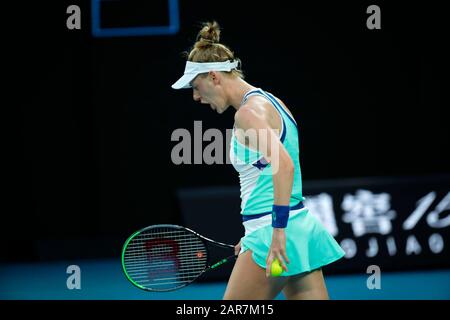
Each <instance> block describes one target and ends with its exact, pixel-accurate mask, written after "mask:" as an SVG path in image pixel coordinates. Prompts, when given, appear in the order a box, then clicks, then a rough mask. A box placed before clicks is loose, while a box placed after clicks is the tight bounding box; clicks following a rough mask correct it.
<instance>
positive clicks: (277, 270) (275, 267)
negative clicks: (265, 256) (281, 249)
mask: <svg viewBox="0 0 450 320" xmlns="http://www.w3.org/2000/svg"><path fill="white" fill-rule="evenodd" d="M270 273H271V275H272V277H279V276H280V275H281V274H282V273H283V267H282V266H281V262H280V261H279V260H278V259H274V260H273V261H272V265H271V266H270Z"/></svg>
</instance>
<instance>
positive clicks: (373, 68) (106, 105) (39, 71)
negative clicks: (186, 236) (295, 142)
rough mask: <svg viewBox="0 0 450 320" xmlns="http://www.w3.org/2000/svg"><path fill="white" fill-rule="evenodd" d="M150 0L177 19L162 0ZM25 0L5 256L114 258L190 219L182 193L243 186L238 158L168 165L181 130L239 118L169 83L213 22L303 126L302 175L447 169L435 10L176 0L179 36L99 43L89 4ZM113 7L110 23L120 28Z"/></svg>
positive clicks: (14, 83)
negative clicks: (155, 230) (73, 20)
mask: <svg viewBox="0 0 450 320" xmlns="http://www.w3.org/2000/svg"><path fill="white" fill-rule="evenodd" d="M148 2H149V3H148V4H147V5H148V6H149V9H148V10H149V11H152V12H154V11H158V10H161V12H162V14H161V15H165V14H167V8H166V5H167V4H166V1H148ZM137 3H138V5H139V6H140V8H142V6H144V5H145V3H144V2H137ZM71 4H78V5H79V6H80V8H81V11H82V16H81V20H82V29H81V30H68V29H67V28H66V19H67V17H68V14H66V8H67V6H69V5H71ZM371 4H377V5H379V6H380V8H381V24H382V29H381V30H369V29H367V27H366V19H367V17H368V14H367V13H366V8H367V7H368V6H369V5H371ZM14 6H15V7H14V8H7V9H5V10H4V12H3V13H4V16H5V19H6V21H7V25H8V28H7V29H5V31H6V33H7V41H8V42H7V43H6V45H5V52H6V53H7V56H8V58H6V59H5V61H4V62H5V67H7V69H8V71H12V72H11V73H8V74H7V80H8V81H7V83H8V85H7V86H6V87H4V90H5V89H6V90H5V91H6V96H5V97H4V103H5V105H4V108H5V111H6V110H7V111H12V113H13V115H12V116H11V117H9V116H8V117H5V119H4V121H6V122H7V123H6V124H9V125H11V127H12V129H11V130H8V134H7V135H6V138H7V139H6V140H7V143H6V144H5V145H6V146H7V148H5V149H4V150H5V155H4V158H5V159H6V160H7V165H6V166H5V173H6V176H7V177H6V179H5V180H4V181H5V184H6V190H7V192H6V193H4V197H5V200H4V201H3V207H4V208H3V210H2V216H3V222H2V229H3V230H2V237H4V242H3V243H5V244H6V248H7V250H6V253H5V254H4V255H2V258H1V259H2V260H3V261H22V260H46V259H64V258H68V257H77V258H90V257H103V256H104V257H110V256H111V257H112V256H116V255H117V252H118V250H120V246H121V244H122V243H123V241H124V239H126V237H128V235H130V234H131V233H132V232H133V231H135V230H136V229H139V228H141V227H143V226H146V225H150V224H156V223H180V222H181V217H180V207H179V203H178V202H177V197H176V192H177V190H178V189H179V188H190V187H205V186H222V185H225V186H226V185H237V184H238V177H237V174H236V173H235V172H234V169H233V168H232V166H231V165H211V166H209V165H205V164H203V165H182V166H176V165H174V164H172V162H171V158H170V152H171V150H172V147H173V146H174V145H175V144H176V143H174V142H171V140H170V137H171V134H172V132H173V130H175V129H176V128H187V129H188V130H189V131H191V132H193V125H194V121H195V120H202V121H203V130H206V129H207V128H219V129H220V130H222V131H223V132H225V130H226V129H227V128H231V127H232V124H233V114H234V113H233V111H232V110H231V108H230V110H228V111H227V112H225V113H224V114H222V115H218V114H215V113H214V112H212V111H211V110H210V109H209V108H208V107H205V106H202V105H199V104H197V103H194V101H193V100H192V92H191V91H190V90H182V91H175V90H172V89H171V87H170V85H171V84H172V83H173V82H174V81H175V80H177V79H178V77H179V76H180V75H181V74H182V72H183V70H184V63H185V61H184V58H183V57H182V56H181V52H182V51H185V50H188V49H189V48H190V46H191V45H193V43H194V40H195V37H196V34H197V32H198V30H199V25H200V23H201V22H203V21H209V20H212V19H215V20H217V21H218V22H219V23H220V24H221V26H222V28H223V30H222V41H223V43H225V44H227V45H229V46H230V47H231V48H232V49H233V50H234V51H235V54H236V55H237V56H238V57H239V58H240V59H241V60H242V62H243V70H244V72H245V74H246V80H247V81H248V82H250V83H251V84H253V85H255V86H258V87H261V88H263V89H266V90H268V91H270V92H272V93H273V94H275V95H276V96H278V97H280V98H281V99H282V100H283V101H284V102H285V103H286V104H287V106H288V107H289V108H290V110H291V111H292V113H293V114H294V116H295V118H296V119H297V122H298V123H299V128H300V139H301V153H300V157H301V165H302V174H303V179H304V182H305V184H307V183H308V181H313V180H317V179H342V178H349V177H350V178H351V177H375V176H409V175H414V176H417V175H429V174H434V175H436V174H437V175H439V174H443V173H449V172H450V156H449V152H448V150H449V149H450V148H449V147H450V146H449V137H450V132H449V131H450V130H449V125H448V122H449V121H448V117H446V113H444V105H445V106H446V107H447V106H448V99H444V91H443V89H444V86H443V82H442V79H443V77H444V66H445V65H446V62H447V61H446V60H447V59H448V52H447V51H446V48H445V47H446V42H447V41H446V39H447V38H448V35H447V33H446V32H444V27H445V21H446V16H445V11H444V10H443V8H442V7H441V6H440V5H437V4H432V3H430V2H426V1H421V2H417V3H414V4H413V3H410V2H397V1H396V2H395V4H393V3H392V2H391V3H384V2H359V3H355V2H349V3H342V2H339V3H337V2H332V1H330V2H329V3H328V2H312V1H310V2H309V3H308V4H303V3H297V2H295V1H276V2H267V3H264V2H260V1H240V2H219V1H217V2H216V1H187V0H180V1H179V6H180V30H179V32H178V33H177V34H176V35H167V36H141V37H120V38H115V37H113V38H94V37H93V36H92V34H91V24H90V23H91V20H90V19H91V17H90V2H89V1H84V2H83V1H70V2H69V1H53V2H52V1H49V2H39V3H37V2H35V1H33V2H31V1H29V2H20V3H17V4H16V5H14ZM111 12H114V11H111ZM139 12H140V14H139V17H142V10H140V11H139ZM114 14H116V13H112V15H113V17H112V20H108V24H113V25H114V23H117V24H120V23H122V22H120V21H119V20H120V19H119V20H118V21H116V22H115V21H114ZM136 15H138V13H136ZM126 16H127V17H128V16H131V17H132V16H133V13H132V12H131V13H130V12H127V13H126ZM151 17H152V19H153V18H154V19H155V21H156V22H155V23H156V24H161V23H165V22H166V20H164V19H161V18H160V15H157V14H156V15H155V14H152V15H151ZM7 18H10V19H7ZM139 19H140V18H139ZM139 23H143V22H142V21H141V20H139ZM122 24H123V23H122ZM5 77H6V76H5ZM444 100H445V101H446V102H444ZM230 215H237V212H234V213H233V212H230ZM43 248H45V250H44V249H43ZM52 248H54V249H52Z"/></svg>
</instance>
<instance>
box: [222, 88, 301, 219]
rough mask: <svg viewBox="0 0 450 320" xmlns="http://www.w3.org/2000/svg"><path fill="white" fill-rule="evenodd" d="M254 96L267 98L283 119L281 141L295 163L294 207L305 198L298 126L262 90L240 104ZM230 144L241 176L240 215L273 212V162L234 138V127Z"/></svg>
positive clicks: (273, 99) (292, 197)
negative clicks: (268, 161) (271, 163)
mask: <svg viewBox="0 0 450 320" xmlns="http://www.w3.org/2000/svg"><path fill="white" fill-rule="evenodd" d="M252 95H259V96H262V97H264V98H266V99H267V100H268V101H269V102H270V104H271V105H272V106H273V107H274V108H275V109H276V111H277V112H278V114H279V115H280V117H281V122H282V129H281V134H280V141H281V142H282V143H283V145H284V147H285V148H286V150H287V152H288V153H289V155H290V156H291V159H292V161H293V163H294V181H293V186H292V193H291V199H290V206H291V207H293V206H295V205H297V204H299V202H301V201H303V200H304V198H303V196H302V175H301V170H300V158H299V150H300V148H299V139H298V127H297V123H296V122H295V120H294V119H293V118H292V117H291V116H290V114H289V113H288V112H287V111H286V110H285V109H284V108H283V106H282V105H281V104H280V103H279V102H278V101H277V100H276V99H275V97H274V96H273V95H272V94H270V93H268V92H265V91H263V90H262V89H259V88H258V89H254V90H251V91H249V92H247V93H246V94H245V96H244V98H243V99H242V102H241V105H243V104H244V103H245V102H246V101H247V99H248V98H249V97H250V96H252ZM230 143H231V145H230V161H231V163H232V164H233V167H234V168H235V169H236V171H237V172H238V173H239V181H240V190H241V214H243V215H253V214H262V213H269V212H271V211H272V205H273V204H274V192H273V178H272V167H271V165H270V163H267V162H266V161H265V159H264V156H263V155H262V154H261V153H260V152H258V151H257V150H253V149H250V148H248V147H247V146H245V145H243V144H242V143H241V142H239V141H238V139H237V138H236V136H235V132H234V128H233V133H232V136H231V142H230Z"/></svg>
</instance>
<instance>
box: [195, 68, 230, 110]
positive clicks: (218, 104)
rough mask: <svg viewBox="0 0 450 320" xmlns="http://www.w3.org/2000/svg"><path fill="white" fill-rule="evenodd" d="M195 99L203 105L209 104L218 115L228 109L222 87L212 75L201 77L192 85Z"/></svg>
mask: <svg viewBox="0 0 450 320" xmlns="http://www.w3.org/2000/svg"><path fill="white" fill-rule="evenodd" d="M191 85H192V90H193V98H194V100H195V101H198V102H200V103H202V104H208V105H209V106H210V107H211V109H213V110H215V111H216V112H217V113H222V112H224V111H225V110H226V109H227V107H228V106H227V105H226V102H225V99H224V98H223V94H222V91H221V87H220V85H218V84H217V82H215V81H214V80H213V78H212V77H211V76H210V75H206V76H205V75H199V76H197V77H196V78H195V79H194V80H193V81H192V83H191Z"/></svg>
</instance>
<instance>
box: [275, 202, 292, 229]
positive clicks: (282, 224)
mask: <svg viewBox="0 0 450 320" xmlns="http://www.w3.org/2000/svg"><path fill="white" fill-rule="evenodd" d="M289 210H290V207H289V206H277V205H276V204H274V205H273V206H272V227H274V228H286V226H287V223H288V220H289Z"/></svg>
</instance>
